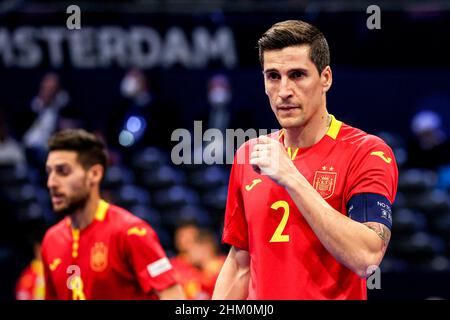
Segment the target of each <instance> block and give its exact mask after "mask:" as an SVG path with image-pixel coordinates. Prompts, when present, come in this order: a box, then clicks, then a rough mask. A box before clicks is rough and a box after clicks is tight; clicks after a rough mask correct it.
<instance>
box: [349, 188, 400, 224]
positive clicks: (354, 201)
mask: <svg viewBox="0 0 450 320" xmlns="http://www.w3.org/2000/svg"><path fill="white" fill-rule="evenodd" d="M391 206H392V205H391V202H390V201H389V200H388V199H387V198H386V197H385V196H382V195H380V194H376V193H360V194H356V195H354V196H353V197H352V198H351V199H350V201H349V202H348V203H347V213H348V216H349V218H351V219H353V220H355V221H358V222H361V223H364V222H379V223H382V224H384V225H385V226H386V227H388V228H389V230H391V228H392V209H391Z"/></svg>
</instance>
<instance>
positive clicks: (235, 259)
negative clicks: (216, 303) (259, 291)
mask: <svg viewBox="0 0 450 320" xmlns="http://www.w3.org/2000/svg"><path fill="white" fill-rule="evenodd" d="M249 280H250V255H249V253H248V251H246V250H242V249H238V248H236V247H231V249H230V252H229V253H228V256H227V259H226V260H225V263H224V265H223V267H222V270H221V271H220V274H219V277H218V278H217V282H216V286H215V288H214V293H213V296H212V299H213V300H243V299H246V298H247V296H248V284H249Z"/></svg>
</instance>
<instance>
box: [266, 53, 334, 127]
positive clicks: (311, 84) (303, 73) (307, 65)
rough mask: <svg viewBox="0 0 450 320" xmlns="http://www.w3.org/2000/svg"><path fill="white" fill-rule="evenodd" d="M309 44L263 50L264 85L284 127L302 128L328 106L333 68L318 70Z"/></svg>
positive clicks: (274, 110)
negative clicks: (312, 59)
mask: <svg viewBox="0 0 450 320" xmlns="http://www.w3.org/2000/svg"><path fill="white" fill-rule="evenodd" d="M309 49H310V48H309V46H307V45H300V46H292V47H286V48H283V49H280V50H270V51H266V52H264V66H263V67H264V70H263V72H264V86H265V89H266V94H267V96H268V97H269V101H270V105H271V107H272V111H273V112H274V113H275V116H276V117H277V120H278V122H279V123H280V125H281V126H282V127H283V128H287V129H289V128H301V127H303V126H304V125H305V124H306V123H307V122H308V121H309V120H310V119H311V117H312V116H313V115H314V114H315V113H316V112H317V111H318V110H319V109H320V107H321V106H325V92H327V91H328V89H329V88H330V86H331V69H330V68H329V67H326V68H325V69H324V70H323V71H322V74H319V72H318V70H317V68H316V66H315V65H314V63H313V62H312V61H311V59H310V58H309Z"/></svg>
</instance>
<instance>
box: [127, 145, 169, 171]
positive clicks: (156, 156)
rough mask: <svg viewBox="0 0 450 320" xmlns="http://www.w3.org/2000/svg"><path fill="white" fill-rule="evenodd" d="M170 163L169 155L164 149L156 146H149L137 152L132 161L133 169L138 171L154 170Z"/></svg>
mask: <svg viewBox="0 0 450 320" xmlns="http://www.w3.org/2000/svg"><path fill="white" fill-rule="evenodd" d="M168 163H169V158H168V155H167V154H166V153H165V152H164V151H162V150H160V149H158V148H154V147H148V148H145V149H143V150H141V151H139V152H137V153H135V154H134V155H133V157H132V161H131V164H132V167H133V170H135V172H136V173H139V172H142V171H153V170H155V169H157V168H159V167H161V166H162V165H164V164H168Z"/></svg>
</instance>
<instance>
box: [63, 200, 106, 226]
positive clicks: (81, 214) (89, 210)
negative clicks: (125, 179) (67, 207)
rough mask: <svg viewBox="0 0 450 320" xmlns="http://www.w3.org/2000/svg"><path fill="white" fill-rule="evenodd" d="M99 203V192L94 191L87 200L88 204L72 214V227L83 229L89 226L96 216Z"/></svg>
mask: <svg viewBox="0 0 450 320" xmlns="http://www.w3.org/2000/svg"><path fill="white" fill-rule="evenodd" d="M99 203H100V195H99V193H98V192H92V193H91V196H90V197H89V199H88V201H86V205H85V206H84V207H82V208H80V209H78V210H77V211H75V212H74V213H73V214H71V215H70V219H71V222H72V228H74V229H80V230H82V229H84V228H86V227H87V226H89V225H90V224H91V223H92V221H93V220H94V218H95V213H96V212H97V208H98V205H99Z"/></svg>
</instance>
